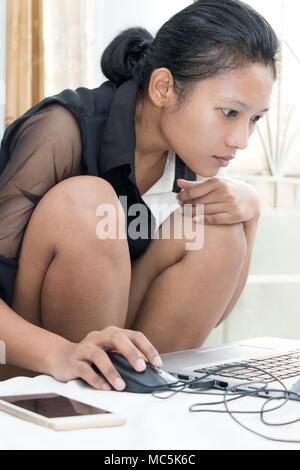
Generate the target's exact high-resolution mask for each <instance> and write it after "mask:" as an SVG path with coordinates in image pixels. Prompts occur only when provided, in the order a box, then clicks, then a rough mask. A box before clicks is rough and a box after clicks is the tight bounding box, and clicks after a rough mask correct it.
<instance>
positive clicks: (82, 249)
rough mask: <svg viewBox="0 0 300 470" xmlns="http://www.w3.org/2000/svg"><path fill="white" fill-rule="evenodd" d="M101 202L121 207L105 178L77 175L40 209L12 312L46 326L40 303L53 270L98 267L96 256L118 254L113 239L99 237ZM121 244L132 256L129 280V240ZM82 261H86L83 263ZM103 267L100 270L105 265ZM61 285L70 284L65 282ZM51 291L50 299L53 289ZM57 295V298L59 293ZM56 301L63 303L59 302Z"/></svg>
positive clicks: (55, 190)
mask: <svg viewBox="0 0 300 470" xmlns="http://www.w3.org/2000/svg"><path fill="white" fill-rule="evenodd" d="M101 203H111V204H114V205H115V206H118V208H120V207H121V206H120V205H118V199H117V196H116V194H115V192H114V190H113V188H112V186H111V185H110V184H109V183H107V182H106V181H105V180H103V179H101V178H96V177H90V176H78V177H74V178H69V179H68V180H65V181H63V182H61V183H59V184H57V185H56V186H55V187H53V188H52V189H51V190H50V191H49V192H48V193H47V194H46V195H45V196H44V197H43V199H42V200H41V201H40V203H39V204H38V206H37V207H36V209H35V211H34V212H33V214H32V217H31V219H30V222H29V224H28V226H27V229H26V232H25V235H24V239H23V244H22V249H21V254H20V259H19V269H18V273H17V277H16V282H15V287H14V295H13V302H12V308H13V309H14V310H15V311H16V312H17V313H19V314H20V315H21V316H23V317H24V318H25V319H26V320H28V321H30V322H31V323H34V324H36V325H39V326H43V324H42V319H41V303H42V290H43V286H44V282H45V280H46V279H47V275H48V273H49V272H50V270H51V269H52V268H54V266H56V265H57V264H58V263H59V262H60V261H61V266H63V267H65V268H66V269H67V268H68V267H72V266H73V267H74V269H75V268H76V266H77V268H78V269H84V268H86V269H88V262H89V259H90V258H91V259H90V265H91V263H92V264H94V265H95V263H96V260H97V257H101V255H102V254H103V255H106V254H108V255H109V256H115V255H116V256H117V255H118V254H119V252H118V249H113V250H112V249H111V246H110V245H109V241H107V240H100V239H99V238H98V237H97V234H96V226H97V222H99V219H98V218H97V216H96V210H97V207H98V206H99V204H101ZM118 220H119V219H118ZM117 242H118V241H116V242H115V243H117ZM122 242H123V245H122V246H124V250H123V252H124V253H125V255H126V256H127V257H128V264H129V270H128V277H129V280H130V260H129V253H126V249H127V242H126V240H125V241H124V240H123V241H122ZM125 245H126V246H125ZM114 246H115V247H116V245H114ZM127 251H128V250H127ZM89 254H90V258H89ZM80 260H83V263H81V264H80ZM115 261H116V260H115ZM84 263H86V266H84V265H83V264H84ZM98 265H99V266H101V263H98ZM50 268H51V269H50ZM74 275H75V276H76V273H75V274H74ZM62 282H63V283H64V282H66V280H64V279H62ZM48 285H49V283H48ZM128 285H129V281H128ZM128 288H129V287H128ZM48 292H49V295H51V286H50V287H49V289H48ZM82 294H83V295H84V293H82ZM52 297H55V292H53V295H52ZM55 300H56V301H59V299H57V298H56V299H55Z"/></svg>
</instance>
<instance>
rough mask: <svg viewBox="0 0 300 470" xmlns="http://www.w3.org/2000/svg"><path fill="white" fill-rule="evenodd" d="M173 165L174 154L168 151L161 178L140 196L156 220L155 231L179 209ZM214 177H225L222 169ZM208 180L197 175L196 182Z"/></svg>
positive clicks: (174, 161)
mask: <svg viewBox="0 0 300 470" xmlns="http://www.w3.org/2000/svg"><path fill="white" fill-rule="evenodd" d="M175 163H176V154H175V152H174V150H169V153H168V158H167V161H166V165H165V169H164V172H163V174H162V176H161V177H160V179H159V180H158V181H156V183H154V185H153V186H151V188H149V189H148V191H146V192H145V193H144V194H143V195H142V199H143V200H144V201H145V203H146V204H147V206H148V207H149V208H150V210H151V212H152V214H153V215H154V217H155V219H156V228H155V231H156V230H157V229H158V228H159V226H160V225H161V224H162V223H163V222H164V221H165V220H166V219H167V218H168V217H169V216H170V215H171V214H172V213H173V212H174V211H175V210H177V209H179V207H180V205H179V204H178V201H177V199H176V195H177V193H174V192H173V191H172V190H173V185H174V178H175ZM215 177H217V178H221V177H222V178H223V177H225V171H224V169H223V168H221V169H220V170H219V172H218V173H217V175H216V176H214V178H215ZM209 179H211V178H206V177H204V176H200V175H197V180H196V181H199V182H202V183H203V182H204V181H207V180H209Z"/></svg>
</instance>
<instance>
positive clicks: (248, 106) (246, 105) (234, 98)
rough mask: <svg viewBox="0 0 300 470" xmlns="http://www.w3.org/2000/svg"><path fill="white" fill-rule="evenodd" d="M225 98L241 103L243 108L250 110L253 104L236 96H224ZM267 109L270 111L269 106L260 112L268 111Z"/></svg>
mask: <svg viewBox="0 0 300 470" xmlns="http://www.w3.org/2000/svg"><path fill="white" fill-rule="evenodd" d="M224 99H225V100H226V101H231V102H232V103H235V104H239V105H240V106H241V107H242V108H245V109H248V110H249V109H251V106H250V105H249V104H247V103H245V102H244V101H241V100H239V99H238V98H236V97H235V96H232V97H227V98H224ZM267 111H269V108H265V109H262V110H261V111H259V112H260V113H266V112H267Z"/></svg>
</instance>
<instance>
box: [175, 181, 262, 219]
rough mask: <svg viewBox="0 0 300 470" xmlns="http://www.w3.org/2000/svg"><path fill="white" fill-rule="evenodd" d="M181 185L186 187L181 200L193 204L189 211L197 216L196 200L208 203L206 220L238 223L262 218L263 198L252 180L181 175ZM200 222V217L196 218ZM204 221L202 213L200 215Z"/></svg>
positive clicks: (180, 197)
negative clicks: (198, 178) (199, 178)
mask: <svg viewBox="0 0 300 470" xmlns="http://www.w3.org/2000/svg"><path fill="white" fill-rule="evenodd" d="M178 186H179V187H180V188H182V189H183V191H181V192H180V193H178V195H177V200H178V202H179V204H180V205H181V206H182V209H183V211H185V209H184V206H185V205H187V204H190V205H192V211H187V212H186V213H187V215H190V216H191V217H195V216H197V215H198V214H197V213H196V204H203V206H204V223H206V224H212V225H217V224H236V223H239V222H248V221H250V220H252V219H254V218H258V216H259V214H260V202H259V198H258V195H257V193H256V191H255V190H254V189H253V188H252V187H251V186H250V185H248V184H246V183H244V182H242V181H238V180H235V179H233V178H228V179H224V180H222V179H218V178H213V179H210V180H208V181H205V182H204V183H198V182H194V181H186V180H182V179H179V180H178ZM195 221H196V222H197V221H199V220H195ZM200 221H201V215H200Z"/></svg>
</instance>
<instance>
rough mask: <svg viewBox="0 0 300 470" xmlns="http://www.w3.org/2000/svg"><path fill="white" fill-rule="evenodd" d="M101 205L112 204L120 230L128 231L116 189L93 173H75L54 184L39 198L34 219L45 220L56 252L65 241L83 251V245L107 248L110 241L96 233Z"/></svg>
mask: <svg viewBox="0 0 300 470" xmlns="http://www.w3.org/2000/svg"><path fill="white" fill-rule="evenodd" d="M101 205H104V207H105V208H107V207H108V206H109V207H110V208H111V209H112V211H113V212H114V213H115V214H116V217H115V218H114V220H113V222H115V223H116V224H117V228H118V232H117V233H118V234H119V233H120V232H122V231H125V223H124V221H125V215H124V212H123V209H122V206H121V204H120V202H119V199H118V197H117V195H116V193H115V191H114V188H113V187H112V186H111V185H110V184H109V183H108V182H107V181H105V180H104V179H102V178H98V177H93V176H76V177H74V178H69V179H67V180H64V181H62V182H61V183H59V184H57V185H56V186H54V187H53V188H52V189H51V190H50V191H49V192H48V193H47V194H46V195H45V196H44V197H43V199H42V200H41V201H40V203H39V205H38V206H37V208H36V210H35V212H34V214H33V217H32V219H33V220H32V222H33V223H34V222H35V221H37V219H39V222H41V220H42V221H44V230H45V234H46V236H47V237H48V238H49V242H51V243H52V244H53V245H55V251H58V250H59V249H60V248H61V247H62V246H63V247H64V248H65V245H66V241H67V242H68V245H69V246H70V245H77V244H78V245H79V246H80V248H81V250H82V249H83V247H84V246H85V247H89V248H97V249H98V248H99V247H100V246H101V247H102V248H103V249H105V247H106V246H108V243H105V242H107V241H108V240H103V239H101V242H102V241H103V243H99V242H100V240H99V236H98V235H97V225H98V223H99V214H101V211H99V208H100V207H101ZM119 226H120V227H119ZM122 235H123V233H122ZM123 238H126V237H123ZM83 240H84V242H85V244H84V245H82V242H83Z"/></svg>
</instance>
